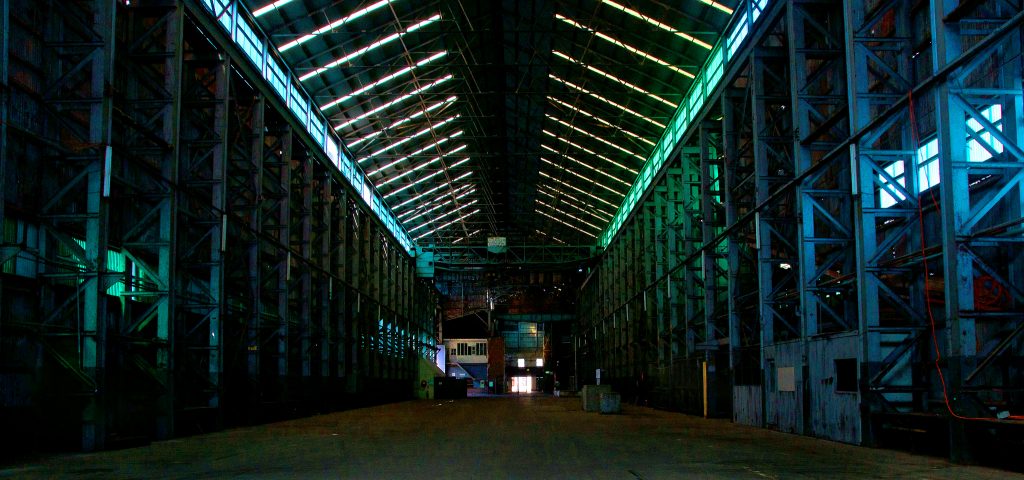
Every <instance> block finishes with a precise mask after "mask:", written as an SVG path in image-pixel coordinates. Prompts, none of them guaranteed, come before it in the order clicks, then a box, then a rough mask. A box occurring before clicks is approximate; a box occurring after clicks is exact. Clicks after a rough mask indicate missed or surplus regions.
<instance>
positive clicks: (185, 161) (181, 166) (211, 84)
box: [168, 52, 230, 424]
mask: <svg viewBox="0 0 1024 480" xmlns="http://www.w3.org/2000/svg"><path fill="white" fill-rule="evenodd" d="M188 53H190V54H194V53H196V52H188ZM188 57H189V58H188V59H187V60H186V61H185V62H184V63H183V65H182V77H181V78H182V81H181V90H180V92H181V95H182V99H181V106H180V107H179V111H178V113H177V114H178V115H179V118H180V120H179V136H178V142H177V143H178V151H177V153H178V158H177V171H176V172H173V173H172V175H173V177H172V178H173V179H174V182H175V183H177V184H178V185H179V189H178V192H177V200H176V202H175V208H176V213H175V214H176V215H177V219H176V222H177V228H175V238H174V244H175V248H176V252H175V265H174V267H173V276H174V277H175V278H176V280H175V284H176V285H175V286H176V289H175V292H174V295H175V297H174V298H175V301H176V304H175V306H174V308H175V310H174V318H175V337H176V341H177V342H176V345H175V347H176V348H175V354H176V355H175V360H176V361H175V373H176V376H177V378H176V391H175V395H176V400H177V402H178V405H179V408H180V409H181V410H182V411H183V412H189V413H191V412H203V411H207V410H213V412H214V414H213V416H214V418H219V417H220V415H221V414H222V411H221V410H220V400H221V399H220V395H221V377H222V372H223V363H222V362H223V355H222V353H223V352H222V348H223V341H222V340H223V329H222V320H223V317H224V315H223V309H224V304H223V299H224V264H223V260H224V259H223V252H224V250H225V249H226V247H227V245H226V243H225V242H226V238H225V237H224V232H223V228H224V220H225V218H224V211H225V209H226V207H227V205H226V196H225V194H226V192H225V183H224V182H225V175H226V168H227V163H228V161H227V156H228V148H229V146H228V142H229V138H228V118H227V116H228V102H229V99H230V96H229V87H230V81H229V78H228V76H229V75H230V71H229V66H228V62H227V61H226V60H224V59H217V57H212V58H211V57H207V56H205V55H189V56H188ZM168 228H170V227H168ZM214 422H215V424H216V423H219V420H214Z"/></svg>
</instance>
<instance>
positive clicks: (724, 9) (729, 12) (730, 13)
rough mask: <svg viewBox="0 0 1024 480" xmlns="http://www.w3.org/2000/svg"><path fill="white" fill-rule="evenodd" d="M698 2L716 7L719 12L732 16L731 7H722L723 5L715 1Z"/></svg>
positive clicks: (701, 0)
mask: <svg viewBox="0 0 1024 480" xmlns="http://www.w3.org/2000/svg"><path fill="white" fill-rule="evenodd" d="M698 1H699V2H700V3H703V4H705V5H710V6H712V7H714V8H717V9H718V10H720V11H722V12H725V13H728V14H729V15H732V9H731V8H729V7H727V6H725V5H722V4H721V3H718V2H716V1H715V0H698Z"/></svg>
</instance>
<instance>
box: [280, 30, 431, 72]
mask: <svg viewBox="0 0 1024 480" xmlns="http://www.w3.org/2000/svg"><path fill="white" fill-rule="evenodd" d="M440 19H441V14H437V15H434V16H433V17H430V18H428V19H426V20H423V21H421V22H418V23H416V24H413V25H411V26H410V27H409V28H407V29H405V31H403V32H397V33H392V34H391V35H388V36H386V37H384V38H382V39H380V40H377V41H376V42H373V43H371V44H369V45H367V46H365V47H363V48H360V49H359V50H356V51H354V52H352V53H350V54H348V55H345V56H344V57H341V58H339V59H337V60H334V61H332V62H330V63H328V64H326V65H324V66H322V67H319V68H317V69H315V70H313V71H311V72H308V73H306V74H305V75H302V76H300V77H299V81H300V82H305V81H306V80H309V79H310V78H313V77H315V76H318V75H320V74H321V73H324V72H326V71H328V70H330V69H332V68H336V67H338V66H339V65H342V64H344V63H348V62H349V61H351V60H352V59H355V58H358V57H360V56H362V55H364V54H366V53H368V52H370V51H373V50H376V49H378V48H380V47H383V46H384V45H387V44H389V43H391V42H394V41H396V40H398V39H400V38H402V37H404V36H406V35H408V34H410V33H412V32H415V31H416V30H419V29H421V28H423V27H425V26H427V25H430V24H431V23H434V22H436V21H438V20H440Z"/></svg>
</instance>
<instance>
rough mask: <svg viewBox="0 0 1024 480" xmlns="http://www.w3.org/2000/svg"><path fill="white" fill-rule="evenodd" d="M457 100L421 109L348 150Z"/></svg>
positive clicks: (453, 99) (353, 143)
mask: <svg viewBox="0 0 1024 480" xmlns="http://www.w3.org/2000/svg"><path fill="white" fill-rule="evenodd" d="M456 98H457V97H456V96H455V95H452V96H450V97H448V98H446V99H444V100H443V101H440V102H438V103H435V104H433V105H431V106H429V107H427V108H423V109H420V111H418V112H416V113H414V114H412V115H409V116H407V117H405V118H403V119H401V120H399V121H397V122H395V123H392V124H391V125H388V126H387V127H385V128H384V129H383V130H377V131H376V132H373V133H370V134H367V135H364V136H363V137H360V138H358V139H356V140H353V141H351V142H348V148H355V147H356V145H359V144H360V143H363V142H365V141H367V140H372V139H374V138H376V137H379V136H380V135H381V134H383V133H384V132H386V131H388V130H393V129H395V128H398V127H400V126H402V125H404V124H406V123H409V122H411V121H413V120H416V119H417V118H420V117H422V116H424V115H426V114H428V113H430V112H433V111H435V110H437V109H439V108H441V107H443V106H445V105H448V104H449V103H452V102H454V101H455V100H456Z"/></svg>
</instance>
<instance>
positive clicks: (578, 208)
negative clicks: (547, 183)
mask: <svg viewBox="0 0 1024 480" xmlns="http://www.w3.org/2000/svg"><path fill="white" fill-rule="evenodd" d="M549 188H550V187H549ZM537 192H538V193H540V194H541V195H544V196H545V197H549V198H551V200H552V201H555V202H557V201H558V200H559V199H560V198H561V195H564V194H562V193H561V192H558V193H559V194H558V195H556V194H554V193H551V192H549V191H546V190H543V189H540V190H537ZM556 192H557V190H556ZM566 197H568V195H566ZM562 204H564V205H568V206H570V207H572V208H573V209H574V210H576V211H578V212H580V213H583V214H586V215H589V216H591V217H594V218H596V219H597V220H598V221H600V222H608V221H610V220H611V217H610V216H609V217H604V216H602V215H598V214H596V213H594V211H593V210H590V209H587V208H584V207H581V206H579V205H577V204H575V203H572V202H569V201H566V200H564V199H563V200H562Z"/></svg>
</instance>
